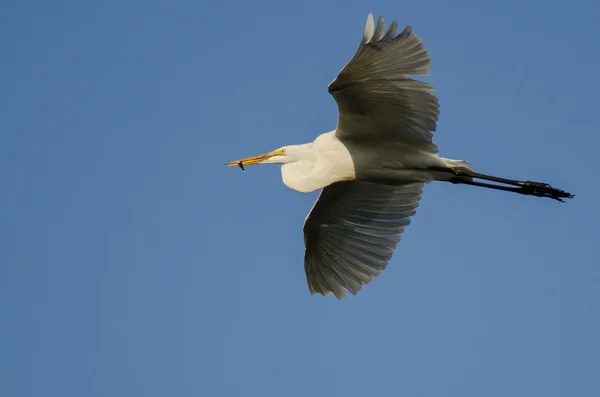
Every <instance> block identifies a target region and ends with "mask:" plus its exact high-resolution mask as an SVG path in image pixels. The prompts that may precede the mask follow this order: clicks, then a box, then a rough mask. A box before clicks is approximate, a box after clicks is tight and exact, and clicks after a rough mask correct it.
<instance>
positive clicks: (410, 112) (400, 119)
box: [329, 14, 439, 153]
mask: <svg viewBox="0 0 600 397" xmlns="http://www.w3.org/2000/svg"><path fill="white" fill-rule="evenodd" d="M397 29H398V24H397V23H396V22H393V23H392V25H391V26H390V28H389V30H388V31H387V33H385V34H384V20H383V17H380V18H379V21H378V22H377V26H376V27H374V24H373V15H372V14H369V17H368V19H367V26H366V27H365V33H364V36H363V40H362V41H361V43H360V46H359V47H358V50H357V51H356V54H354V57H353V58H352V59H351V60H350V62H348V64H347V65H346V66H345V67H344V68H343V69H342V71H341V72H340V73H339V74H338V76H337V77H336V78H335V79H334V80H333V81H332V82H331V84H329V93H330V94H331V95H332V96H333V97H334V98H335V100H336V102H337V105H338V109H339V120H338V126H337V132H336V134H337V136H338V137H340V138H350V139H358V140H362V139H385V140H392V141H398V142H402V143H405V144H408V145H411V146H413V147H415V148H417V149H419V150H425V151H428V152H431V153H437V151H438V148H437V146H436V145H434V144H433V143H432V136H433V134H432V133H433V131H435V128H436V123H437V119H438V115H439V104H438V100H437V98H436V97H435V96H434V95H433V94H431V92H432V91H433V90H434V89H433V87H432V86H431V85H430V84H426V83H423V82H420V81H416V80H413V79H411V78H409V77H408V76H409V75H428V74H429V73H428V72H427V68H429V67H430V66H431V62H430V58H429V54H428V53H427V49H426V48H425V46H423V44H422V41H421V39H420V38H419V37H418V36H417V35H415V34H412V32H411V27H410V26H407V27H406V28H405V29H404V30H403V31H402V32H401V33H400V34H399V35H397V36H396V30H397Z"/></svg>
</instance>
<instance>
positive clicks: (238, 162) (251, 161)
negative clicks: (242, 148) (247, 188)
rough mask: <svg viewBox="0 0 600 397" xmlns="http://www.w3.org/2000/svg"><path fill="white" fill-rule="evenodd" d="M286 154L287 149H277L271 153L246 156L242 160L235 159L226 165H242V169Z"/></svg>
mask: <svg viewBox="0 0 600 397" xmlns="http://www.w3.org/2000/svg"><path fill="white" fill-rule="evenodd" d="M284 155H285V151H283V150H275V151H272V152H269V153H264V154H259V155H258V156H253V157H246V158H245V159H240V160H233V161H230V162H229V163H227V164H225V165H226V166H228V167H240V168H241V169H244V166H245V165H251V164H260V163H262V162H263V161H265V160H268V159H270V158H271V157H274V156H284Z"/></svg>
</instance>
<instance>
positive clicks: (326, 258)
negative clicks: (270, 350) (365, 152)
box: [304, 181, 423, 299]
mask: <svg viewBox="0 0 600 397" xmlns="http://www.w3.org/2000/svg"><path fill="white" fill-rule="evenodd" d="M422 191H423V184H421V183H413V184H408V185H381V184H377V183H372V182H365V181H351V182H337V183H334V184H332V185H329V186H327V187H326V188H325V189H323V191H322V192H321V195H320V196H319V198H318V200H317V202H316V203H315V205H314V207H313V209H312V210H311V212H310V213H309V215H308V217H307V218H306V221H305V222H304V244H305V254H304V270H305V271H306V279H307V281H308V288H309V289H310V292H311V294H313V295H314V294H316V293H320V294H322V295H329V294H331V293H332V292H333V293H334V294H335V296H336V297H337V298H338V299H342V298H343V297H344V295H345V294H346V290H348V291H350V292H351V293H353V294H356V293H357V292H358V291H359V290H360V289H361V288H362V286H363V285H365V284H367V283H368V282H369V281H371V280H372V279H373V277H375V276H377V275H378V274H379V273H380V272H381V271H382V270H383V269H385V267H386V266H387V263H388V261H389V260H390V258H391V257H392V253H393V251H394V249H395V248H396V246H397V245H398V242H399V241H400V235H401V234H402V232H403V231H404V226H406V225H408V224H409V223H410V217H411V216H412V215H414V214H415V212H416V208H417V206H418V205H419V200H420V198H421V193H422Z"/></svg>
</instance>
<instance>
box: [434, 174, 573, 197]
mask: <svg viewBox="0 0 600 397" xmlns="http://www.w3.org/2000/svg"><path fill="white" fill-rule="evenodd" d="M434 170H436V171H442V172H448V173H451V174H453V175H454V176H455V178H452V179H450V182H452V183H461V184H465V185H471V186H479V187H485V188H488V189H496V190H504V191H506V192H513V193H519V194H525V195H529V196H536V197H548V198H551V199H554V200H557V201H560V202H564V200H563V199H564V198H573V197H575V196H574V195H572V194H570V193H568V192H565V191H564V190H560V189H556V188H553V187H552V186H550V185H549V184H547V183H543V182H533V181H517V180H513V179H505V178H498V177H496V176H491V175H485V174H479V173H477V172H473V171H464V170H459V169H452V168H437V167H436V168H434ZM465 178H469V179H465ZM470 178H473V179H483V180H486V181H491V182H496V183H502V184H505V185H512V186H517V187H509V186H502V185H495V184H492V183H484V182H478V181H474V180H472V179H470Z"/></svg>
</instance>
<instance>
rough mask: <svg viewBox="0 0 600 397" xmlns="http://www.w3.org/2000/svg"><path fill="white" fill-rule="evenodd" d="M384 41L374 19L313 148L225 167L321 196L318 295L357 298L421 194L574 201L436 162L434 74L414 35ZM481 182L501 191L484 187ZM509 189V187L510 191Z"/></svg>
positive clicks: (312, 278)
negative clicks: (458, 187)
mask: <svg viewBox="0 0 600 397" xmlns="http://www.w3.org/2000/svg"><path fill="white" fill-rule="evenodd" d="M397 28H398V24H397V23H396V22H393V23H392V24H391V26H390V28H389V29H388V30H387V32H386V31H385V30H384V19H383V18H382V17H380V18H379V20H378V22H377V25H375V24H374V21H373V15H372V14H369V16H368V18H367V24H366V27H365V31H364V35H363V38H362V41H361V43H360V45H359V47H358V50H357V51H356V54H355V55H354V57H353V58H352V59H351V60H350V62H348V64H347V65H346V66H345V67H344V68H343V69H342V71H341V72H340V73H339V74H338V75H337V77H336V78H335V79H334V80H333V81H332V82H331V83H330V84H329V93H330V94H331V95H332V96H333V97H334V98H335V100H336V102H337V105H338V110H339V118H338V124H337V128H336V129H335V130H333V131H331V132H327V133H324V134H321V135H319V136H318V137H317V139H315V140H314V142H311V143H306V144H303V145H291V146H284V147H282V148H280V149H277V150H274V151H272V152H269V153H266V154H261V155H259V156H254V157H248V158H244V159H241V160H235V161H231V162H229V163H227V165H228V166H239V167H241V168H242V169H244V168H243V167H244V166H245V165H250V164H283V166H282V167H281V174H282V178H283V183H284V184H285V185H286V186H288V187H289V188H291V189H294V190H296V191H298V192H312V191H316V190H318V189H323V190H322V192H321V194H320V196H319V198H318V200H317V202H316V203H315V205H314V206H313V208H312V210H311V211H310V213H309V215H308V216H307V218H306V220H305V222H304V243H305V254H304V255H305V257H304V269H305V272H306V279H307V281H308V287H309V290H310V292H311V294H313V295H314V294H316V293H320V294H322V295H325V296H326V295H330V294H331V293H333V294H334V295H335V296H336V297H337V298H338V299H342V298H343V297H344V295H345V293H346V290H348V291H350V292H351V293H353V294H356V293H357V292H358V291H359V290H360V289H361V288H362V286H363V285H365V284H367V283H369V282H370V281H371V280H372V279H373V278H374V277H375V276H377V275H379V273H380V272H381V271H382V270H383V269H385V268H386V266H387V264H388V262H389V261H390V258H391V257H392V254H393V252H394V250H395V248H396V246H397V245H398V242H399V241H400V236H401V233H402V232H403V231H404V227H405V226H407V225H408V224H409V223H410V217H411V216H412V215H414V214H415V212H416V208H417V206H418V204H419V199H420V198H421V193H422V191H423V186H424V184H426V183H429V182H431V181H434V180H435V181H446V182H452V183H464V184H469V185H474V186H481V187H487V188H492V189H499V190H505V191H512V192H516V193H520V194H526V195H533V196H538V197H549V198H553V199H556V200H559V201H563V200H562V198H571V197H573V195H571V194H569V193H567V192H565V191H562V190H559V189H555V188H553V187H551V186H550V185H548V184H545V183H540V182H531V181H516V180H510V179H504V178H497V177H493V176H489V175H483V174H479V173H476V172H473V170H472V166H471V164H470V163H468V162H467V161H463V160H452V159H448V158H443V157H439V156H438V155H437V152H438V147H437V146H436V145H435V144H434V143H433V142H432V133H433V131H435V129H436V122H437V119H438V114H439V105H438V100H437V98H436V97H435V96H434V95H433V94H432V91H433V87H432V86H431V85H430V84H426V83H423V82H420V81H416V80H413V79H411V78H410V77H409V76H411V75H413V76H415V75H421V76H422V75H427V74H428V72H427V69H428V68H429V67H430V66H431V63H430V57H429V54H428V53H427V50H426V48H425V47H424V46H423V44H422V41H421V39H420V38H419V37H418V36H417V35H415V34H413V33H412V32H411V27H410V26H407V27H406V28H405V29H404V30H402V32H400V34H398V35H397V34H396V31H397ZM476 179H482V180H487V181H492V182H496V183H500V184H502V185H499V184H491V183H484V182H478V181H476ZM505 185H509V186H505Z"/></svg>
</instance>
